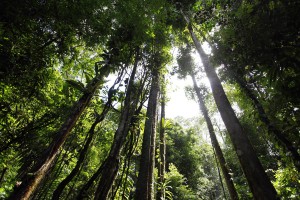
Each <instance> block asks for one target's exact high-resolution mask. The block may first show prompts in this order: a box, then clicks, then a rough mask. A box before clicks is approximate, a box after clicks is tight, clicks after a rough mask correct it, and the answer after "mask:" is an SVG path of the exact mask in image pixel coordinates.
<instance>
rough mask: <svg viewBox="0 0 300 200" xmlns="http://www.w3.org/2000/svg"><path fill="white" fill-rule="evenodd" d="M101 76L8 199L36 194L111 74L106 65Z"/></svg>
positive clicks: (93, 81)
mask: <svg viewBox="0 0 300 200" xmlns="http://www.w3.org/2000/svg"><path fill="white" fill-rule="evenodd" d="M100 70H101V73H100V75H99V76H96V77H95V78H94V79H93V80H92V81H91V83H89V84H88V85H87V86H86V89H85V92H84V94H83V95H82V97H81V98H80V99H79V100H78V101H77V102H76V103H75V105H74V106H73V107H72V109H71V113H70V115H69V117H68V118H67V120H66V121H65V123H64V124H63V125H62V126H61V128H60V130H59V131H58V133H57V136H56V138H55V140H54V141H53V142H52V143H51V144H50V146H49V148H48V149H47V150H46V151H45V152H44V154H43V155H42V156H41V158H40V159H39V160H40V161H39V162H37V164H36V165H35V166H34V167H33V170H32V171H31V173H28V174H26V175H25V176H24V177H23V179H22V181H21V182H22V183H21V185H20V186H18V187H16V188H15V190H14V191H13V192H12V194H11V195H10V197H9V198H8V199H11V200H15V199H22V200H23V199H24V200H25V199H29V198H30V196H31V195H32V194H33V193H34V191H35V190H36V188H37V187H38V185H39V184H40V182H41V181H42V179H43V178H44V177H45V175H46V174H47V173H48V171H49V169H50V168H51V166H52V164H53V161H54V160H55V158H56V157H57V155H58V154H59V152H60V148H61V147H62V146H63V145H64V143H65V141H66V139H67V137H68V136H69V134H70V132H71V130H72V128H73V127H74V126H75V124H76V122H77V121H78V119H79V117H80V116H81V114H82V112H83V111H84V110H85V108H86V107H87V106H88V104H89V103H90V101H91V99H92V97H93V96H94V93H95V91H96V90H97V89H98V87H99V85H100V84H101V83H102V82H103V78H104V77H105V76H107V75H108V73H109V66H108V65H105V66H104V67H102V68H101V69H100Z"/></svg>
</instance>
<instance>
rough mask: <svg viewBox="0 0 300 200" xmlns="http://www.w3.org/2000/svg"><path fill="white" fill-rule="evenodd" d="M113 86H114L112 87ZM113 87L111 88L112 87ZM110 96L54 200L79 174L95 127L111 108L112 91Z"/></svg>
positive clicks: (56, 199) (56, 190) (55, 192)
mask: <svg viewBox="0 0 300 200" xmlns="http://www.w3.org/2000/svg"><path fill="white" fill-rule="evenodd" d="M112 88H113V87H112ZM112 88H111V89H112ZM110 91H111V90H110ZM108 94H109V96H108V101H107V103H106V104H105V106H104V109H103V111H102V113H101V115H99V116H97V118H96V120H95V121H94V123H93V124H92V126H91V128H90V130H89V131H88V138H87V140H86V142H85V144H84V147H83V149H82V150H81V152H80V155H79V157H78V160H77V162H76V165H75V167H74V168H73V170H72V171H71V173H70V174H69V175H68V176H67V177H66V178H65V179H64V180H63V181H62V182H60V184H59V185H58V186H57V188H56V189H55V191H54V192H53V196H52V200H58V199H59V197H60V195H61V194H62V192H63V190H64V188H65V187H66V186H67V185H68V184H69V183H70V182H71V181H72V179H73V178H74V177H75V176H76V175H77V174H78V172H79V170H80V168H81V166H82V164H83V162H84V159H85V157H86V154H87V151H88V149H89V147H90V144H91V142H92V140H93V138H94V135H95V128H96V126H97V124H99V123H100V122H101V121H103V119H104V118H105V116H106V114H107V113H108V111H109V108H110V106H111V102H112V92H108Z"/></svg>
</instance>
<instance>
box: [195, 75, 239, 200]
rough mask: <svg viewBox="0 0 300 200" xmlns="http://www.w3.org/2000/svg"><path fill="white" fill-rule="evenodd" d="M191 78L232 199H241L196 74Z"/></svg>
mask: <svg viewBox="0 0 300 200" xmlns="http://www.w3.org/2000/svg"><path fill="white" fill-rule="evenodd" d="M190 76H191V77H192V79H193V83H194V90H195V91H196V94H197V97H198V101H199V107H200V110H201V112H202V114H203V116H204V119H205V121H206V125H207V128H208V132H209V136H210V139H211V143H212V146H213V148H214V149H215V151H216V156H217V158H218V161H219V163H220V166H221V170H222V173H223V176H224V179H225V182H226V185H227V188H228V191H229V194H230V198H231V199H232V200H237V199H239V198H238V194H237V192H236V189H235V187H234V184H233V181H232V179H231V176H230V174H229V170H228V168H227V165H226V161H225V158H224V156H223V153H222V150H221V148H220V145H219V142H218V140H217V137H216V134H215V130H214V127H213V124H212V122H211V120H210V117H209V115H208V110H207V108H206V106H205V102H204V99H203V96H202V95H201V93H200V89H199V87H198V86H197V82H196V78H195V75H194V73H193V72H191V73H190Z"/></svg>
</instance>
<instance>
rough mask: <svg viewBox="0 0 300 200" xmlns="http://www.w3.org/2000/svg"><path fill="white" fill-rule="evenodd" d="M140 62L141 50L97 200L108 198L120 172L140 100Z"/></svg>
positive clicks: (100, 182) (137, 54)
mask: <svg viewBox="0 0 300 200" xmlns="http://www.w3.org/2000/svg"><path fill="white" fill-rule="evenodd" d="M138 61H139V50H137V53H136V59H135V63H134V67H133V69H132V73H131V76H130V80H129V84H128V89H127V92H126V98H125V102H124V108H123V110H122V113H121V118H120V123H119V126H118V129H117V131H116V133H115V136H114V140H113V144H112V146H111V149H110V152H109V155H108V157H107V158H106V160H105V161H104V162H105V163H104V166H103V170H102V171H101V173H100V176H101V178H100V181H99V183H98V187H97V189H96V192H95V198H94V199H95V200H98V199H101V200H104V199H106V198H107V195H108V193H109V191H110V189H111V187H112V185H113V182H114V180H115V178H116V175H117V172H118V170H119V160H120V153H121V151H122V148H123V146H124V143H125V140H126V137H127V135H128V132H129V128H130V122H131V120H132V117H133V116H134V111H135V109H136V106H137V104H138V100H139V98H138V97H137V96H136V95H135V91H134V77H135V74H136V71H137V67H138Z"/></svg>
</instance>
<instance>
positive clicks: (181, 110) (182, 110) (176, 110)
mask: <svg viewBox="0 0 300 200" xmlns="http://www.w3.org/2000/svg"><path fill="white" fill-rule="evenodd" d="M203 49H204V51H205V52H206V53H207V54H210V53H211V49H210V48H209V46H208V44H207V43H204V45H203ZM176 56H177V50H173V58H176ZM192 57H193V59H194V62H195V63H196V64H197V65H200V66H202V62H201V59H200V57H199V54H198V53H197V52H194V53H193V54H192ZM173 64H176V60H174V61H173ZM168 81H169V85H168V87H167V93H168V94H167V95H168V98H169V102H167V104H166V118H175V117H177V116H182V117H184V118H191V117H197V116H199V115H200V109H199V105H198V103H197V102H196V101H194V100H191V99H188V98H187V97H186V95H185V87H186V86H193V82H192V79H191V78H190V77H187V78H186V79H185V80H183V79H178V78H177V76H176V74H175V75H173V76H171V77H169V80H168ZM201 82H202V83H204V84H205V85H206V86H207V87H210V85H209V81H208V79H207V78H204V79H203V80H201Z"/></svg>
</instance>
